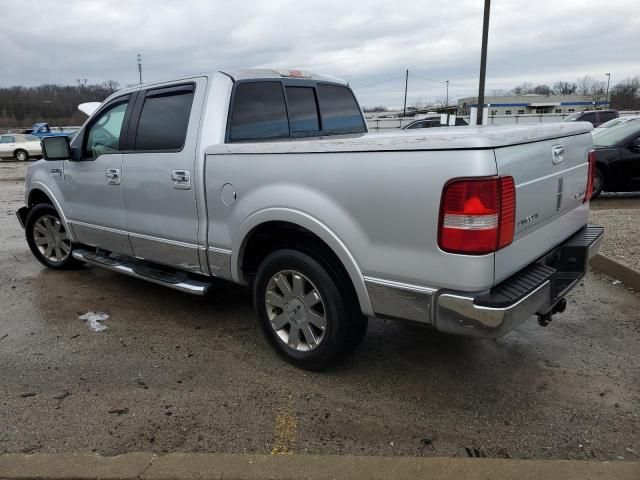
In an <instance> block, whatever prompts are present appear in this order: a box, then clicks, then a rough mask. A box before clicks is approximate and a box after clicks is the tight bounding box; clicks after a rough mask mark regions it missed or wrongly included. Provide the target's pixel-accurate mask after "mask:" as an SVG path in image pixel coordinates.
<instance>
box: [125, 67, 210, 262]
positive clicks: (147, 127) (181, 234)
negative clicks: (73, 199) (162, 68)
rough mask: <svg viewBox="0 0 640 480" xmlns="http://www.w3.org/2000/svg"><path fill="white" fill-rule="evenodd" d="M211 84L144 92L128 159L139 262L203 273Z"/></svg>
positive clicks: (132, 234)
mask: <svg viewBox="0 0 640 480" xmlns="http://www.w3.org/2000/svg"><path fill="white" fill-rule="evenodd" d="M205 89H206V78H198V79H194V80H189V81H188V82H184V83H180V84H167V85H163V86H158V87H153V88H149V89H146V90H142V91H141V92H140V94H139V96H138V101H137V102H136V106H135V109H134V113H133V117H132V122H131V125H132V128H131V129H130V131H129V136H128V149H127V151H126V152H125V153H124V155H123V159H122V161H123V165H122V170H123V185H124V197H125V201H126V204H127V224H128V229H129V239H130V241H131V247H132V249H133V253H134V255H135V256H136V257H138V258H142V259H146V260H151V261H153V262H157V263H161V264H165V265H170V266H174V267H176V268H180V269H183V270H188V271H193V272H200V271H201V266H200V260H199V254H198V241H197V238H198V215H197V210H196V188H198V183H197V180H198V178H197V174H196V168H195V165H196V150H197V143H198V132H199V126H200V114H201V111H202V104H203V101H204V93H205Z"/></svg>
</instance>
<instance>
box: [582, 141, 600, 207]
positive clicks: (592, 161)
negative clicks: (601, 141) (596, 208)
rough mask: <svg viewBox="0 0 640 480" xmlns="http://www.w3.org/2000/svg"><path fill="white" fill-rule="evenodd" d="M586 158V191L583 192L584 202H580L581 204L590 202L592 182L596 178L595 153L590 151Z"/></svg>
mask: <svg viewBox="0 0 640 480" xmlns="http://www.w3.org/2000/svg"><path fill="white" fill-rule="evenodd" d="M587 158H588V159H589V171H588V173H587V191H586V192H584V200H583V201H582V203H586V202H588V201H589V200H591V194H593V180H594V178H595V176H596V158H597V154H596V151H595V150H591V151H590V152H589V156H588V157H587Z"/></svg>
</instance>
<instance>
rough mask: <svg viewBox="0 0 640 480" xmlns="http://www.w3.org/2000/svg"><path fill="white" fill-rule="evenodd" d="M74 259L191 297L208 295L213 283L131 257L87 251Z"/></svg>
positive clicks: (80, 250)
mask: <svg viewBox="0 0 640 480" xmlns="http://www.w3.org/2000/svg"><path fill="white" fill-rule="evenodd" d="M72 255H73V258H75V259H76V260H79V261H81V262H85V263H88V264H90V265H95V266H97V267H102V268H106V269H107V270H111V271H114V272H118V273H124V274H125V275H129V276H130V277H134V278H139V279H141V280H146V281H147V282H151V283H156V284H158V285H164V286H165V287H169V288H173V289H174V290H179V291H181V292H185V293H190V294H191V295H206V294H207V292H208V290H209V287H211V283H209V282H203V281H201V280H195V279H193V278H191V277H190V276H189V275H187V274H186V273H184V272H180V271H173V270H165V269H163V268H162V267H159V266H155V265H151V264H149V263H148V262H143V261H140V260H135V259H133V258H131V257H126V256H123V255H118V254H115V253H112V254H110V255H104V254H100V253H95V252H90V251H87V250H82V249H78V250H74V251H73V253H72Z"/></svg>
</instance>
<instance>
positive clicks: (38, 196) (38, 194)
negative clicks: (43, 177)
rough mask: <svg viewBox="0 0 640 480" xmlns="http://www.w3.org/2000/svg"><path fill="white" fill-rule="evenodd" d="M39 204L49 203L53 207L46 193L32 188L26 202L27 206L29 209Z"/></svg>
mask: <svg viewBox="0 0 640 480" xmlns="http://www.w3.org/2000/svg"><path fill="white" fill-rule="evenodd" d="M39 203H49V204H51V205H53V202H52V201H51V199H50V198H49V196H48V195H47V194H46V193H44V192H43V191H42V190H40V189H39V188H34V189H33V190H31V191H30V192H29V200H28V202H27V206H28V207H29V208H31V207H34V206H35V205H38V204H39ZM56 210H57V209H56ZM58 213H60V212H58Z"/></svg>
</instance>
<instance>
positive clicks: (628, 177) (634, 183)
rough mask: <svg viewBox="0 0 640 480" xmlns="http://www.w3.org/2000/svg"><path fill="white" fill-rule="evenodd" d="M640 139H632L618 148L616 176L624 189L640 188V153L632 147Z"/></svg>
mask: <svg viewBox="0 0 640 480" xmlns="http://www.w3.org/2000/svg"><path fill="white" fill-rule="evenodd" d="M639 139H640V137H636V138H632V139H631V140H630V141H629V142H627V145H625V146H623V147H620V148H619V152H620V153H619V156H618V162H617V163H618V171H619V172H618V174H619V177H618V178H620V179H621V180H622V182H623V183H624V185H625V187H626V189H628V190H636V189H639V188H640V151H639V150H638V149H637V147H635V146H634V145H633V142H634V141H637V140H639Z"/></svg>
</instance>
